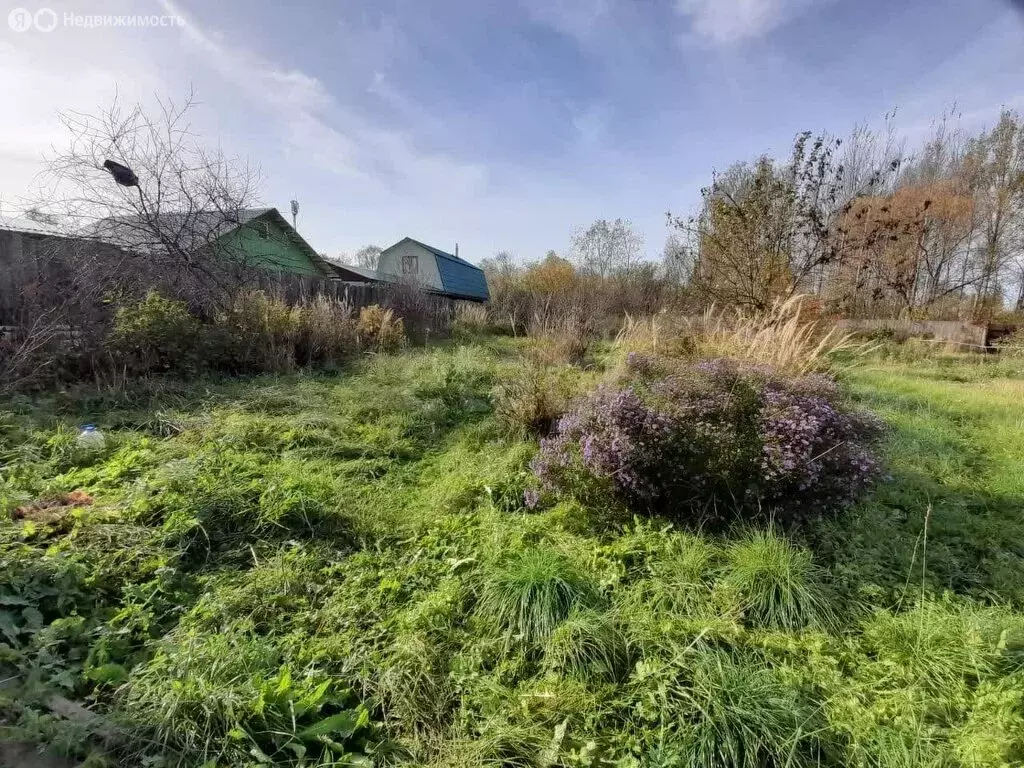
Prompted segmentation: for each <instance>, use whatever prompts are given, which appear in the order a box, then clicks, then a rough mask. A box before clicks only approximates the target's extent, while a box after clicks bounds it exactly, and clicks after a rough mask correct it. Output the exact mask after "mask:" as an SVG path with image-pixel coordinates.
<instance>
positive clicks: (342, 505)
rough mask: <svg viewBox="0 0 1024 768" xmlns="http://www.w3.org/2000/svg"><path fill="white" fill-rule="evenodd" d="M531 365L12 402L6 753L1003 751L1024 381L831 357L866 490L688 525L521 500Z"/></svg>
mask: <svg viewBox="0 0 1024 768" xmlns="http://www.w3.org/2000/svg"><path fill="white" fill-rule="evenodd" d="M531 345H533V342H531V341H523V340H519V341H516V340H512V339H500V338H482V339H478V340H475V341H471V342H466V343H461V344H456V343H449V344H445V345H438V346H433V347H428V348H426V349H412V350H407V351H405V352H402V353H399V354H394V355H375V356H371V357H365V358H362V359H360V360H358V361H356V362H353V363H352V364H351V365H349V366H348V367H347V368H345V369H344V370H343V371H342V372H341V373H338V374H335V375H330V376H328V375H313V374H308V375H295V376H281V377H273V378H271V377H259V378H252V379H246V380H234V381H226V380H209V381H205V380H204V381H198V382H193V383H188V384H186V383H181V382H177V381H175V380H173V379H159V378H156V379H152V380H150V381H149V382H147V383H145V384H143V385H140V386H138V387H135V388H133V389H131V390H129V391H125V392H115V393H103V392H97V391H95V390H86V389H77V390H73V391H69V392H65V393H53V394H49V395H45V396H37V397H31V398H30V397H12V398H8V399H6V400H5V401H4V402H3V403H2V404H0V461H2V463H3V468H2V480H0V500H2V503H3V505H4V507H5V510H6V512H7V514H8V515H9V516H10V517H11V522H6V521H5V522H3V523H0V632H2V637H0V668H2V675H0V678H2V679H3V686H2V687H0V718H2V726H0V727H2V732H0V738H2V739H4V740H7V741H25V742H32V743H34V744H39V745H41V746H43V747H45V748H47V749H49V750H50V751H51V752H63V753H65V754H70V755H72V756H73V757H75V758H77V759H88V761H89V764H90V765H104V764H107V765H146V766H171V765H182V766H185V765H188V766H193V765H208V766H214V765H217V766H244V765H262V764H290V765H309V766H312V765H401V766H438V767H440V766H508V767H512V766H538V767H539V766H621V767H622V768H626V767H632V766H636V767H639V766H665V767H667V766H736V767H742V768H760V767H765V768H767V767H768V766H802V765H805V766H812V765H814V766H864V767H865V768H867V767H868V766H872V767H874V766H880V767H881V766H885V767H888V766H907V767H909V766H992V767H993V768H995V767H996V766H1009V765H1020V764H1022V762H1024V514H1022V513H1024V363H1022V362H1021V361H1020V360H1017V361H1013V360H1009V361H1007V360H1002V361H999V360H996V359H994V358H992V359H990V358H982V357H974V358H971V357H966V356H963V357H961V356H947V357H942V356H928V357H912V358H911V357H908V358H906V359H904V358H903V357H901V353H900V352H899V350H898V348H897V349H896V350H895V351H889V352H876V353H875V354H873V355H871V356H868V357H866V358H861V359H859V360H858V361H857V363H856V365H851V366H849V367H844V368H843V370H842V373H841V374H840V382H841V385H842V388H843V392H844V393H845V397H847V398H848V399H849V400H850V402H852V403H853V404H855V405H857V406H860V407H863V408H866V409H870V410H872V411H874V412H875V413H876V414H878V415H879V416H881V417H882V418H883V419H884V421H885V422H886V424H887V430H886V432H885V436H884V438H883V441H882V445H881V452H882V459H883V470H882V476H881V478H880V480H879V481H878V482H876V483H875V484H874V486H873V487H872V489H871V490H870V491H869V492H868V494H867V495H866V496H865V497H864V498H863V499H862V500H861V501H859V502H858V503H856V504H855V505H853V506H851V507H848V508H845V509H842V510H841V511H839V512H835V513H832V514H828V515H822V516H817V517H814V518H813V519H811V520H810V521H809V522H807V523H806V524H804V525H801V526H798V527H791V526H783V525H780V524H773V523H771V522H768V523H764V522H760V523H756V524H755V523H754V522H748V523H736V524H733V525H724V526H723V525H715V526H701V525H700V524H698V523H697V522H694V523H693V524H688V523H687V521H686V520H685V519H684V520H679V519H677V518H673V519H674V520H675V522H674V523H670V522H669V521H668V519H667V518H662V517H658V516H639V515H638V516H633V515H630V514H624V513H623V510H622V509H620V508H611V507H603V506H601V505H599V504H588V503H586V502H583V501H578V500H574V499H573V498H570V497H568V496H564V497H558V498H553V499H549V500H547V501H546V502H544V503H541V504H539V505H535V508H532V507H529V506H527V504H526V502H525V501H524V498H528V494H527V491H530V490H531V488H533V487H534V480H533V472H532V470H531V466H530V462H531V460H532V459H533V458H534V456H535V455H536V454H537V451H538V443H537V440H536V439H535V438H534V437H531V436H530V434H529V432H528V431H525V430H516V429H512V428H510V427H509V426H508V419H503V418H501V412H502V408H503V406H502V403H503V402H504V401H503V400H502V398H501V392H502V390H503V388H504V387H507V386H508V383H509V382H510V381H512V380H514V379H515V378H516V377H517V376H521V375H522V372H523V370H525V369H527V368H528V367H529V365H531V363H530V360H531V359H532V355H533V354H534V352H535V351H536V350H532V351H531V350H530V349H529V347H530V346H531ZM617 364H618V362H617V361H616V360H615V356H614V354H612V353H607V354H603V353H602V354H596V355H591V356H590V358H589V359H585V360H582V361H578V362H577V364H576V365H572V366H569V365H564V366H561V367H560V368H559V369H558V372H557V373H556V374H555V375H556V377H557V378H558V379H559V383H558V387H560V388H561V389H562V390H564V391H565V392H567V393H572V392H576V393H580V392H584V391H586V390H589V389H592V388H593V387H594V386H595V385H596V384H597V383H598V382H599V381H601V380H603V379H605V378H606V377H607V376H609V375H610V371H611V370H612V369H613V368H614V367H615V365H617ZM496 410H497V411H499V413H498V414H496ZM85 422H93V423H96V424H97V425H98V427H99V428H100V429H101V430H102V432H103V433H104V435H105V436H106V444H105V445H104V446H103V447H102V448H96V449H92V448H88V447H82V446H80V445H79V444H78V443H77V442H76V435H77V431H78V428H77V427H78V425H79V424H82V423H85ZM64 699H67V700H71V701H74V702H80V703H81V704H84V705H85V706H86V707H87V708H88V712H91V713H93V714H92V715H88V714H87V713H83V712H81V711H72V712H71V713H70V714H69V713H68V708H67V707H66V706H65V707H63V708H61V707H60V706H56V705H55V702H58V703H59V702H62V701H63V700H64ZM54 709H56V710H57V712H56V713H55V712H54V711H53V710H54Z"/></svg>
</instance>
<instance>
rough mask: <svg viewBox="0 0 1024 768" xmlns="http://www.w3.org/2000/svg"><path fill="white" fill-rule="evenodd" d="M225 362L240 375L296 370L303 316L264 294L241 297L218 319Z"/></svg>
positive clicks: (241, 295)
mask: <svg viewBox="0 0 1024 768" xmlns="http://www.w3.org/2000/svg"><path fill="white" fill-rule="evenodd" d="M217 325H218V326H219V329H220V332H221V338H222V343H223V347H224V358H225V360H224V362H222V365H223V364H224V363H225V362H226V363H227V364H228V365H229V366H230V367H232V368H233V369H235V370H239V371H251V372H262V371H273V372H286V371H289V370H291V369H292V368H294V367H295V341H296V336H297V331H298V326H299V314H298V313H296V312H293V311H292V309H291V307H289V306H288V305H287V304H285V303H284V302H283V301H281V300H280V299H276V298H273V297H270V296H267V295H266V294H265V293H263V292H262V291H254V292H247V293H241V294H239V295H238V296H236V297H235V300H234V302H233V303H232V305H231V307H230V308H229V309H228V311H227V312H226V313H225V314H223V315H221V316H220V317H219V318H217Z"/></svg>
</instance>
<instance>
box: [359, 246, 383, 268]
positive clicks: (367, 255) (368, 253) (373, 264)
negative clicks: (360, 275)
mask: <svg viewBox="0 0 1024 768" xmlns="http://www.w3.org/2000/svg"><path fill="white" fill-rule="evenodd" d="M382 250H383V248H381V247H380V246H379V245H364V246H363V247H362V248H360V249H359V250H358V251H356V253H355V257H354V258H355V264H356V266H357V267H363V268H364V269H377V265H378V264H380V253H381V251H382Z"/></svg>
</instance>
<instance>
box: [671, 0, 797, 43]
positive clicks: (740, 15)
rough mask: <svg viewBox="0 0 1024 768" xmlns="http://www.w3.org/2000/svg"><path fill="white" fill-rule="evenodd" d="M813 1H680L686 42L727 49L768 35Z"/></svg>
mask: <svg viewBox="0 0 1024 768" xmlns="http://www.w3.org/2000/svg"><path fill="white" fill-rule="evenodd" d="M813 3H814V0H677V1H676V12H677V13H678V14H679V15H680V16H682V17H683V18H684V19H685V20H686V22H687V24H688V29H687V31H686V33H684V42H700V43H704V44H711V45H719V46H727V45H731V44H733V43H738V42H742V41H744V40H751V39H754V38H757V37H762V36H763V35H766V34H768V33H769V32H771V31H772V30H774V29H776V28H777V27H780V26H782V25H783V24H785V23H786V22H787V21H789V20H790V19H792V18H793V17H794V16H795V15H796V14H798V13H799V12H800V11H802V10H804V9H805V8H807V7H808V6H810V5H812V4H813Z"/></svg>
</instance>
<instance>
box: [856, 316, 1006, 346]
mask: <svg viewBox="0 0 1024 768" xmlns="http://www.w3.org/2000/svg"><path fill="white" fill-rule="evenodd" d="M836 327H837V328H839V329H840V330H844V331H849V332H853V333H871V332H876V331H891V332H892V333H893V334H894V335H895V336H896V337H897V338H906V339H910V338H921V339H934V340H936V341H945V342H949V343H953V344H958V345H960V346H962V347H966V348H978V349H984V348H986V347H987V346H988V344H989V340H988V326H987V325H986V324H985V323H968V322H966V321H963V320H896V319H888V318H870V319H861V320H838V321H837V322H836Z"/></svg>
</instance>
